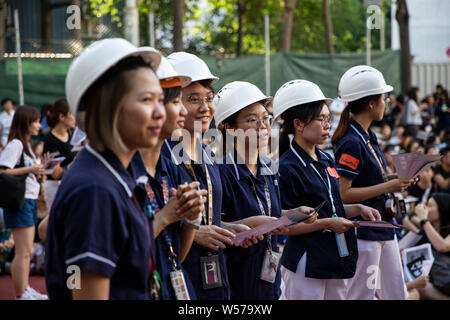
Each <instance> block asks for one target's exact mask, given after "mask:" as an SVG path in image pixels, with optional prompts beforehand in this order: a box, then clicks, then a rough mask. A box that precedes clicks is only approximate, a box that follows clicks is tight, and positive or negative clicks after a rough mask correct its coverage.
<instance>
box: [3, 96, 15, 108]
mask: <svg viewBox="0 0 450 320" xmlns="http://www.w3.org/2000/svg"><path fill="white" fill-rule="evenodd" d="M8 101H11V103H12V104H13V106H15V105H16V104H15V103H14V100H13V99H11V98H3V99H2V103H1V105H2V106H3V105H5V103H7V102H8Z"/></svg>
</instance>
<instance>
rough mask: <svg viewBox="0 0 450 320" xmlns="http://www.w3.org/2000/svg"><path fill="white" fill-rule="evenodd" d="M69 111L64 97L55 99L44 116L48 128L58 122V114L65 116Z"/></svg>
mask: <svg viewBox="0 0 450 320" xmlns="http://www.w3.org/2000/svg"><path fill="white" fill-rule="evenodd" d="M69 111H70V108H69V103H68V102H67V100H66V98H61V99H58V100H56V101H55V103H53V104H52V105H51V107H50V110H49V112H48V114H47V116H46V120H47V124H48V126H49V127H50V128H54V127H55V126H56V125H57V124H58V122H59V115H60V114H62V115H64V116H66V115H67V114H68V113H69Z"/></svg>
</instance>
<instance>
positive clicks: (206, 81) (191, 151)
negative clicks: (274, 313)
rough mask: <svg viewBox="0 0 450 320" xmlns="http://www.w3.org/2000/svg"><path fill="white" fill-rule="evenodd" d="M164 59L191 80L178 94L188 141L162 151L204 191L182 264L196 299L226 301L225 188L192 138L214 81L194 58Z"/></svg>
mask: <svg viewBox="0 0 450 320" xmlns="http://www.w3.org/2000/svg"><path fill="white" fill-rule="evenodd" d="M167 60H169V62H170V64H171V65H172V67H173V68H174V69H175V71H176V72H177V73H178V74H182V75H186V76H189V77H191V79H192V83H191V84H189V85H188V86H187V87H185V88H183V90H182V102H183V105H184V106H185V107H186V110H187V115H186V119H185V121H184V129H185V130H186V131H187V132H188V134H189V137H186V138H183V140H182V141H181V143H179V141H172V140H166V142H165V144H164V147H163V149H162V150H161V152H162V153H163V154H164V155H166V156H167V157H170V158H171V159H172V160H173V161H174V162H176V163H177V164H179V168H180V172H181V174H182V176H183V179H185V181H189V182H192V181H198V182H200V188H201V189H205V190H207V191H208V195H207V202H206V203H205V211H204V213H203V216H202V222H201V225H200V228H199V230H197V231H196V233H195V238H194V243H193V244H192V247H191V249H190V251H189V253H188V255H187V257H186V259H185V260H184V262H183V266H184V268H185V270H186V271H187V272H188V274H189V277H190V279H191V281H192V283H193V285H194V288H195V293H196V296H197V299H200V300H204V299H217V300H224V299H225V300H226V299H229V297H230V288H229V283H228V274H227V269H226V263H225V256H224V253H223V249H224V248H225V247H226V245H232V244H233V242H232V238H234V234H233V233H232V232H230V231H228V230H226V229H224V228H222V227H221V221H220V219H221V215H220V213H221V209H222V196H223V190H222V185H221V180H220V173H219V169H218V167H217V165H216V164H215V162H214V160H213V157H214V156H213V155H212V152H211V150H210V149H209V148H208V147H207V146H205V145H203V144H202V143H201V141H200V140H199V139H197V137H196V136H195V135H196V134H200V135H201V134H202V133H204V132H206V131H207V130H208V128H209V125H210V123H211V120H212V118H213V116H214V112H215V107H214V101H213V100H214V95H215V90H214V87H213V86H212V84H213V83H214V82H216V81H217V80H218V78H217V77H215V76H213V75H212V74H211V72H210V70H209V68H208V66H207V65H206V63H205V62H204V61H203V60H201V59H200V58H198V57H197V56H195V55H193V54H189V53H186V52H175V53H172V54H170V55H169V56H168V57H167ZM194 126H195V127H196V128H195V129H197V132H195V130H194Z"/></svg>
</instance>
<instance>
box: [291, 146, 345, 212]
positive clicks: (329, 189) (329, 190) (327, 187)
mask: <svg viewBox="0 0 450 320" xmlns="http://www.w3.org/2000/svg"><path fill="white" fill-rule="evenodd" d="M291 150H292V152H294V154H295V155H296V156H297V158H298V159H299V160H300V161H301V162H302V163H303V165H305V166H306V163H305V161H303V159H302V157H300V155H299V154H298V153H297V151H296V150H295V149H294V148H293V147H292V141H291ZM311 168H313V170H314V171H315V172H316V174H317V175H318V176H319V178H320V180H321V181H322V182H323V184H324V185H325V188H326V189H327V191H328V197H329V198H330V202H331V207H332V209H333V214H334V215H335V214H336V207H335V205H334V199H333V193H332V191H331V181H330V176H329V174H328V172H327V171H326V170H325V175H326V176H327V181H328V183H326V182H325V180H324V179H323V177H322V175H321V174H320V173H319V171H318V170H317V169H316V167H315V166H314V165H313V164H312V163H311Z"/></svg>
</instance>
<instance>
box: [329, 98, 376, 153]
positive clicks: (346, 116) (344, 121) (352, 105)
mask: <svg viewBox="0 0 450 320" xmlns="http://www.w3.org/2000/svg"><path fill="white" fill-rule="evenodd" d="M382 96H383V94H375V95H371V96H367V97H363V98H361V99H358V100H355V101H350V102H349V103H348V105H347V106H346V107H345V109H344V111H343V112H342V113H341V119H340V120H339V124H338V126H337V128H336V130H335V131H334V134H333V137H332V138H331V144H332V145H333V148H336V146H337V144H338V143H339V140H341V139H342V137H343V136H344V135H345V133H346V132H347V130H348V127H349V126H350V112H351V113H353V114H359V113H361V112H363V111H365V110H366V107H367V106H368V105H369V102H371V101H374V102H375V103H377V102H378V100H379V99H380V98H381V97H382Z"/></svg>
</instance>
